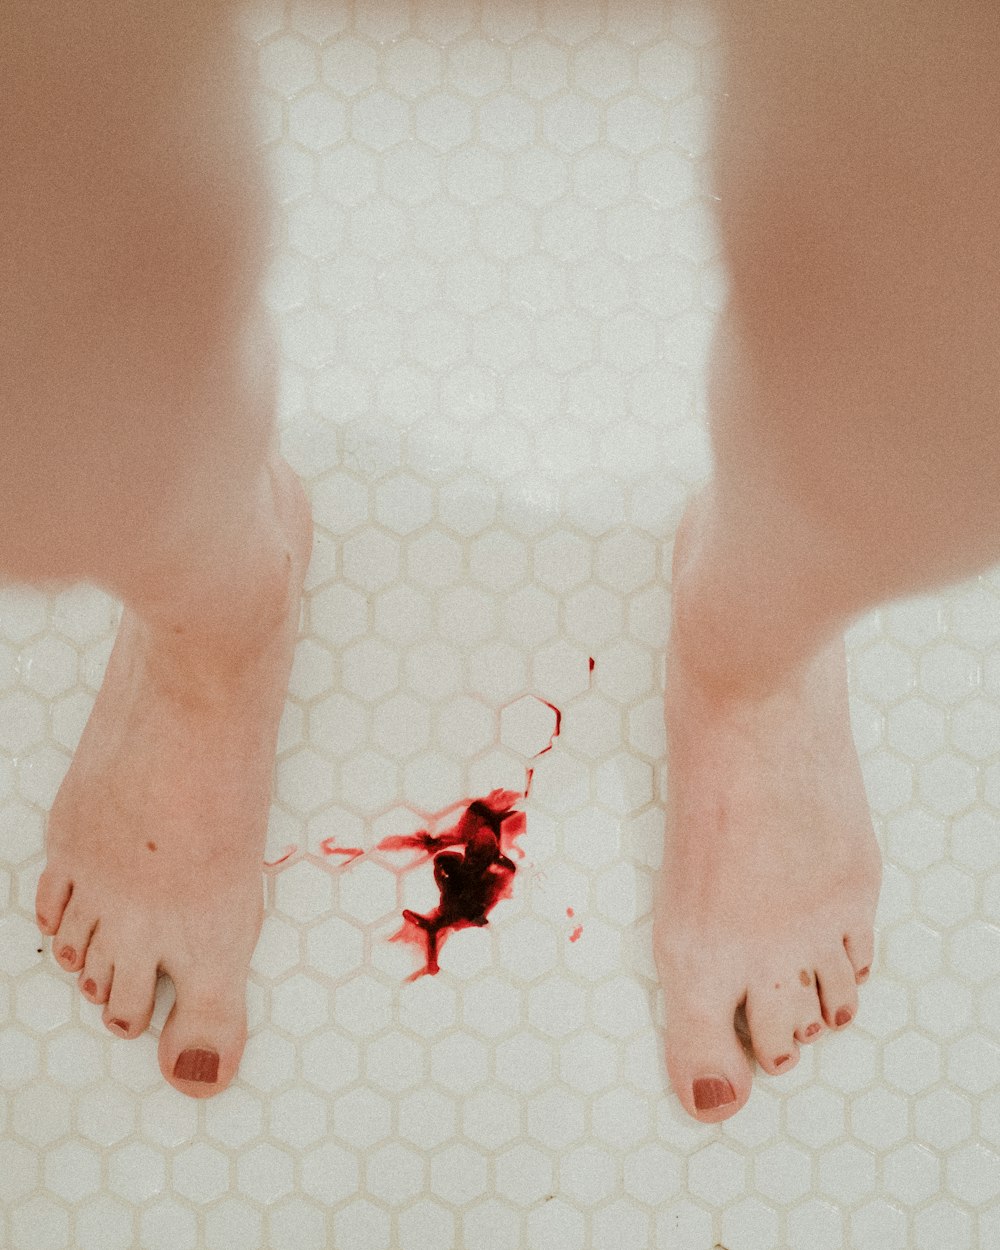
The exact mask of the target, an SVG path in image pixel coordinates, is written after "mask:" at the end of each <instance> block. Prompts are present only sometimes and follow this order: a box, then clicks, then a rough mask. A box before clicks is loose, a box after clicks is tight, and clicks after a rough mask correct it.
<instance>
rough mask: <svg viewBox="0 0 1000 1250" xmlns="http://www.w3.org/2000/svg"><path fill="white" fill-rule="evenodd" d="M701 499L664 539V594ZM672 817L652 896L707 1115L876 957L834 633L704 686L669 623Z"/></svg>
mask: <svg viewBox="0 0 1000 1250" xmlns="http://www.w3.org/2000/svg"><path fill="white" fill-rule="evenodd" d="M696 515H697V509H696V507H692V508H689V510H688V513H687V514H686V516H685V519H684V522H683V523H682V527H681V532H680V533H679V535H678V549H677V553H676V554H675V589H674V595H675V608H676V604H677V602H678V598H677V596H678V594H679V593H682V590H683V584H682V581H683V579H681V578H679V577H677V576H676V572H677V570H678V569H679V568H680V567H681V566H682V565H683V562H684V558H685V555H686V541H687V538H688V536H689V530H690V527H691V525H692V524H693V523H695V519H696ZM666 718H667V741H668V751H669V770H670V773H669V821H668V833H667V839H666V846H665V853H664V861H663V868H662V870H661V872H660V876H659V880H658V887H657V894H656V902H655V913H654V914H655V938H654V941H655V953H656V959H657V967H658V971H659V975H660V981H661V984H662V985H663V989H664V993H665V996H666V1006H667V1027H666V1054H667V1068H668V1071H669V1074H670V1078H671V1082H672V1084H673V1087H674V1089H675V1091H676V1093H677V1096H678V1097H679V1098H680V1100H681V1103H682V1104H683V1106H684V1108H685V1109H686V1110H687V1111H688V1113H689V1114H690V1115H692V1116H694V1117H695V1118H696V1119H698V1120H701V1121H703V1122H705V1123H716V1122H718V1121H720V1120H725V1119H728V1118H729V1117H730V1116H731V1115H734V1114H735V1113H736V1112H737V1111H738V1110H739V1109H740V1108H741V1107H742V1106H743V1104H744V1103H745V1102H746V1100H747V1098H748V1097H749V1095H750V1085H751V1069H750V1063H749V1061H748V1058H747V1055H746V1052H745V1050H744V1047H743V1045H742V1044H741V1042H740V1038H739V1036H738V1034H737V1030H736V1027H735V1024H734V1015H735V1013H736V1012H737V1009H738V1008H739V1007H741V1006H742V1007H743V1008H744V1009H745V1012H746V1021H747V1027H748V1031H749V1036H750V1041H751V1043H752V1047H753V1051H754V1053H755V1054H756V1058H757V1061H758V1063H759V1064H760V1066H761V1067H762V1068H763V1069H764V1071H765V1072H768V1073H771V1074H779V1073H782V1072H788V1071H790V1070H791V1069H792V1068H793V1067H795V1065H796V1063H797V1062H798V1056H799V1046H800V1045H807V1044H809V1043H811V1042H814V1041H816V1040H818V1038H819V1037H820V1036H821V1035H822V1034H823V1033H824V1032H825V1031H826V1030H828V1029H840V1028H843V1027H845V1026H846V1025H847V1024H848V1023H849V1022H850V1021H851V1020H852V1019H853V1017H854V1015H855V1014H856V1012H857V986H858V984H860V983H861V982H863V981H864V980H865V979H866V978H867V976H868V973H869V970H870V968H871V963H872V957H873V934H872V924H873V920H874V915H875V907H876V904H877V902H878V895H879V888H880V884H881V874H882V862H881V856H880V854H879V849H878V845H877V843H876V840H875V834H874V830H873V828H872V822H871V816H870V814H869V810H868V803H867V799H866V796H865V791H864V786H863V783H862V777H861V768H860V764H859V762H858V757H857V752H856V750H855V747H854V742H853V738H852V736H851V727H850V720H849V714H848V700H847V669H846V658H845V653H844V645H843V642H842V640H839V639H838V640H837V641H836V642H835V643H833V644H831V645H830V646H828V647H826V648H825V649H824V650H823V651H821V652H820V654H819V655H817V656H816V657H815V658H814V659H813V660H812V661H811V662H810V663H809V665H808V666H807V667H806V668H805V670H804V672H802V673H800V674H798V675H796V676H794V677H789V678H788V679H787V680H786V682H785V683H784V685H783V686H782V687H781V688H780V689H777V690H774V691H773V692H772V693H770V694H769V695H767V696H764V697H739V698H737V697H722V696H719V695H716V694H713V693H711V692H709V691H708V690H707V689H706V686H705V683H704V681H702V680H701V679H700V678H699V675H698V673H697V671H696V670H695V668H694V667H693V665H692V664H691V663H690V662H689V661H688V658H687V654H686V648H685V645H684V639H683V638H682V637H681V633H680V631H679V630H678V627H677V614H676V611H675V623H674V627H673V630H672V632H671V638H670V645H669V650H668V660H667V703H666Z"/></svg>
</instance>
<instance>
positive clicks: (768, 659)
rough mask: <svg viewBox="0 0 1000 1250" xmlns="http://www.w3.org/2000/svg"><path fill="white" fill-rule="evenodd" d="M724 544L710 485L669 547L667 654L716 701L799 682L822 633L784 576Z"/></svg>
mask: <svg viewBox="0 0 1000 1250" xmlns="http://www.w3.org/2000/svg"><path fill="white" fill-rule="evenodd" d="M751 553H752V545H751V544H749V543H746V544H741V545H739V546H737V544H735V543H733V542H731V541H727V539H726V535H725V532H724V529H723V526H722V524H721V520H720V516H719V512H718V509H717V506H716V504H715V501H714V498H713V495H712V489H711V486H708V487H706V488H705V489H703V490H702V491H701V492H700V493H699V494H698V495H697V496H696V497H695V498H694V499H692V501H691V503H690V504H689V506H688V508H687V511H686V512H685V514H684V516H683V517H682V519H681V523H680V526H679V527H678V531H677V539H676V543H675V547H674V562H673V579H672V595H671V634H670V648H671V654H672V656H673V658H674V661H675V662H676V663H679V664H681V665H682V666H683V668H684V670H685V672H686V674H687V676H688V678H689V680H691V681H693V682H695V683H696V684H697V685H698V687H699V688H700V689H701V691H702V693H703V694H704V695H705V696H706V697H708V698H710V699H712V700H713V701H717V702H729V701H743V700H747V699H751V700H760V699H764V698H767V697H769V696H770V695H773V694H776V693H777V692H779V691H780V690H782V689H786V688H787V687H788V686H789V685H790V684H794V683H795V682H796V681H798V680H800V679H801V677H802V675H803V674H804V671H805V669H806V668H807V667H808V665H809V662H810V660H811V659H812V657H813V656H814V655H815V654H816V653H817V652H818V651H819V650H820V648H821V647H822V645H823V643H824V641H826V639H827V635H828V634H829V635H830V636H832V635H833V634H835V633H836V628H835V626H834V625H833V624H832V622H829V623H828V624H829V626H830V627H829V628H823V627H822V626H821V625H820V624H819V623H818V622H817V621H816V620H814V619H811V618H810V617H809V615H808V613H807V612H806V611H804V610H803V609H804V608H806V607H807V604H805V603H804V601H803V598H802V597H801V596H797V593H796V587H795V585H794V584H793V581H792V580H791V579H790V578H789V577H783V578H781V579H780V580H778V579H775V578H774V576H773V569H769V568H768V567H767V566H766V565H765V562H764V561H761V563H760V565H759V566H758V565H757V562H756V561H755V560H754V559H753V556H752V554H751Z"/></svg>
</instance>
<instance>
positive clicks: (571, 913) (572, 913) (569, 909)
mask: <svg viewBox="0 0 1000 1250" xmlns="http://www.w3.org/2000/svg"><path fill="white" fill-rule="evenodd" d="M566 915H567V916H569V918H570V920H572V919H573V917H574V916H575V915H576V912H575V911H574V910H573V908H572V907H567V908H566Z"/></svg>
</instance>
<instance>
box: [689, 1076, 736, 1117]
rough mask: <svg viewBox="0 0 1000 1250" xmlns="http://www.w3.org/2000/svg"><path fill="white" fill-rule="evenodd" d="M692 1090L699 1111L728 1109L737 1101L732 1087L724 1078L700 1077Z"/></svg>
mask: <svg viewBox="0 0 1000 1250" xmlns="http://www.w3.org/2000/svg"><path fill="white" fill-rule="evenodd" d="M692 1088H693V1092H694V1105H695V1108H696V1109H697V1110H698V1111H712V1110H714V1109H715V1108H716V1107H726V1106H728V1105H729V1104H730V1103H731V1102H735V1101H736V1095H735V1094H734V1093H733V1087H732V1085H730V1084H729V1082H728V1081H727V1080H726V1078H725V1077H722V1076H703V1077H699V1079H698V1080H697V1081H695V1083H694V1086H693V1087H692Z"/></svg>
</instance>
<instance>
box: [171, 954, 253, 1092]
mask: <svg viewBox="0 0 1000 1250" xmlns="http://www.w3.org/2000/svg"><path fill="white" fill-rule="evenodd" d="M174 986H175V989H176V992H177V1000H176V1002H175V1003H174V1005H173V1007H172V1008H171V1010H170V1015H169V1016H168V1017H167V1022H166V1024H165V1025H164V1026H163V1033H162V1035H161V1037H160V1050H159V1057H160V1071H161V1072H162V1073H163V1076H164V1078H165V1079H166V1080H167V1081H169V1082H170V1084H171V1085H173V1086H174V1088H175V1089H179V1090H180V1092H181V1093H182V1094H187V1095H189V1097H191V1098H211V1097H212V1096H213V1094H218V1093H221V1092H222V1090H224V1089H225V1088H226V1086H227V1085H228V1084H229V1083H230V1081H231V1080H232V1079H233V1077H234V1076H235V1075H236V1070H237V1069H238V1067H239V1065H240V1059H241V1057H242V1055H243V1048H244V1047H245V1046H246V1040H247V1015H246V993H245V989H244V985H243V983H242V982H241V983H240V985H239V988H238V990H237V989H235V988H234V987H233V986H232V985H229V986H219V985H199V984H198V983H192V982H191V981H186V980H185V979H184V978H175V979H174Z"/></svg>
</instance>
